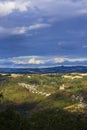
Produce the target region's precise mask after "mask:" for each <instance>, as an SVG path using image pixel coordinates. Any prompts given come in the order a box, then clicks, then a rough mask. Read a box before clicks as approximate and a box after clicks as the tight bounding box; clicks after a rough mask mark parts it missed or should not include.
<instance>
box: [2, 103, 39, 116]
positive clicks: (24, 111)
mask: <svg viewBox="0 0 87 130" xmlns="http://www.w3.org/2000/svg"><path fill="white" fill-rule="evenodd" d="M38 104H39V102H29V103H28V102H27V103H20V104H16V103H15V102H11V101H6V102H4V103H0V111H3V110H4V111H5V110H6V109H12V110H14V111H18V112H19V113H20V115H21V116H25V117H26V116H30V114H31V113H32V110H33V109H35V107H36V106H37V105H38Z"/></svg>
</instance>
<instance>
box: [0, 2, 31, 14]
mask: <svg viewBox="0 0 87 130" xmlns="http://www.w3.org/2000/svg"><path fill="white" fill-rule="evenodd" d="M29 6H30V1H26V0H25V1H23V0H19V1H17V0H14V1H11V0H9V1H0V16H5V15H8V14H10V13H12V12H14V11H16V10H17V11H19V12H24V11H27V10H28V7H29Z"/></svg>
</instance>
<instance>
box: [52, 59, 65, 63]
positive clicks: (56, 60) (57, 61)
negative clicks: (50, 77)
mask: <svg viewBox="0 0 87 130" xmlns="http://www.w3.org/2000/svg"><path fill="white" fill-rule="evenodd" d="M64 61H65V59H64V58H54V63H62V62H64Z"/></svg>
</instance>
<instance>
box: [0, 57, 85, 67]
mask: <svg viewBox="0 0 87 130" xmlns="http://www.w3.org/2000/svg"><path fill="white" fill-rule="evenodd" d="M78 63H79V65H80V64H81V65H84V63H85V65H86V63H87V58H81V57H78V58H66V57H57V56H56V57H49V56H20V57H12V58H7V59H0V65H1V66H4V65H5V66H6V65H7V66H6V67H16V68H17V67H20V66H21V68H23V67H30V68H32V67H33V68H35V67H43V66H44V67H51V66H58V65H78Z"/></svg>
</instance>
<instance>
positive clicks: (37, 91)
mask: <svg viewBox="0 0 87 130" xmlns="http://www.w3.org/2000/svg"><path fill="white" fill-rule="evenodd" d="M18 85H19V86H22V87H24V88H26V89H27V90H29V91H30V92H32V93H37V94H41V95H44V96H47V97H48V96H50V95H51V93H46V92H42V91H39V90H38V89H37V88H38V86H36V85H30V84H26V83H18Z"/></svg>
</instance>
